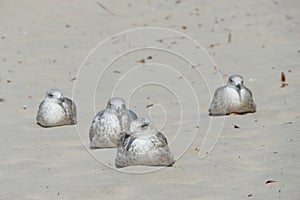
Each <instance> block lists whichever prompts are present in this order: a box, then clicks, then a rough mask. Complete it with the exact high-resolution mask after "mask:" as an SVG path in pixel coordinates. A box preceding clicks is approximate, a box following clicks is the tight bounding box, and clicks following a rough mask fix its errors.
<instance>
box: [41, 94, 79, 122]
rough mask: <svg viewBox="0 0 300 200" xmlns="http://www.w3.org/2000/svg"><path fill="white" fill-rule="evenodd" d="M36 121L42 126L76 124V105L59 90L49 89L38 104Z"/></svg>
mask: <svg viewBox="0 0 300 200" xmlns="http://www.w3.org/2000/svg"><path fill="white" fill-rule="evenodd" d="M36 121H37V123H38V124H39V125H40V126H43V127H52V126H62V125H72V124H76V123H77V118H76V105H75V103H74V102H73V101H72V100H70V99H68V98H66V97H64V96H63V94H62V93H61V92H60V91H59V90H57V89H49V90H48V91H47V93H46V97H45V99H44V100H43V101H42V103H41V104H40V106H39V110H38V112H37V116H36Z"/></svg>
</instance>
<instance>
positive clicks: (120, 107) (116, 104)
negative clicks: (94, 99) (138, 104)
mask: <svg viewBox="0 0 300 200" xmlns="http://www.w3.org/2000/svg"><path fill="white" fill-rule="evenodd" d="M136 118H137V115H136V114H135V113H134V112H133V111H131V110H128V109H126V106H125V101H124V99H122V98H118V97H114V98H111V99H109V101H108V102H107V106H106V109H105V110H102V111H100V112H98V113H97V114H96V116H95V117H94V118H93V122H92V125H91V127H90V130H89V138H90V148H91V149H95V148H111V147H117V146H118V143H119V142H120V138H121V136H122V133H123V132H125V131H127V130H128V129H129V126H130V122H131V121H132V120H134V119H136Z"/></svg>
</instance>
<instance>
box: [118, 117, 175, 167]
mask: <svg viewBox="0 0 300 200" xmlns="http://www.w3.org/2000/svg"><path fill="white" fill-rule="evenodd" d="M174 163H175V160H174V159H173V155H172V153H171V151H170V149H169V147H168V142H167V139H166V137H165V136H164V135H163V134H162V133H161V132H159V131H158V130H157V129H156V128H155V126H154V124H153V122H152V121H151V120H150V119H149V118H139V119H136V120H134V121H132V122H131V124H130V128H129V131H128V132H127V133H126V134H124V135H123V137H122V139H121V142H120V144H119V146H118V150H117V156H116V159H115V165H116V167H117V168H121V167H126V166H132V165H145V166H172V165H173V164H174Z"/></svg>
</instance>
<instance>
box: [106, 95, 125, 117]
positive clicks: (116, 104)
mask: <svg viewBox="0 0 300 200" xmlns="http://www.w3.org/2000/svg"><path fill="white" fill-rule="evenodd" d="M106 108H107V109H111V110H114V111H116V112H117V113H118V115H121V114H122V111H123V110H126V106H125V101H124V99H122V98H119V97H113V98H110V99H109V100H108V102H107V106H106Z"/></svg>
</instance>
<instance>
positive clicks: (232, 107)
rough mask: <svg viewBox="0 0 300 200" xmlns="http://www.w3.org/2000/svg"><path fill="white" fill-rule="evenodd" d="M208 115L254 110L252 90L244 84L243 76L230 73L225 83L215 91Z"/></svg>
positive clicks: (241, 112) (250, 111) (242, 112)
mask: <svg viewBox="0 0 300 200" xmlns="http://www.w3.org/2000/svg"><path fill="white" fill-rule="evenodd" d="M208 112H209V114H210V115H227V114H232V113H237V114H245V113H253V112H256V105H255V103H254V101H253V97H252V92H251V90H250V89H248V88H247V87H245V86H244V81H243V77H242V76H240V75H232V76H230V77H229V79H228V82H227V85H226V86H223V87H220V88H218V89H217V90H216V91H215V94H214V98H213V100H212V102H211V104H210V108H209V110H208Z"/></svg>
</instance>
